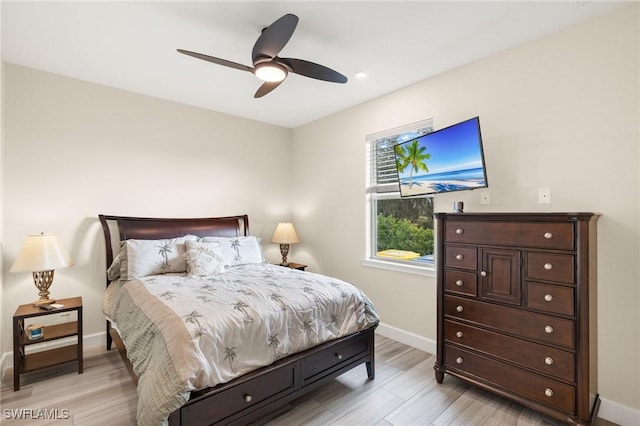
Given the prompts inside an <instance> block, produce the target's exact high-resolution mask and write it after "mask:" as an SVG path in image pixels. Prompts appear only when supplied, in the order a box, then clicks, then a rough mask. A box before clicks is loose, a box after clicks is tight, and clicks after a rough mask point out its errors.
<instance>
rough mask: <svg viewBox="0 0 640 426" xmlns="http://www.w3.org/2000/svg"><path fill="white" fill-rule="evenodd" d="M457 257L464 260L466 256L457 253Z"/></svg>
mask: <svg viewBox="0 0 640 426" xmlns="http://www.w3.org/2000/svg"><path fill="white" fill-rule="evenodd" d="M456 259H457V260H462V259H464V256H463V255H461V254H456Z"/></svg>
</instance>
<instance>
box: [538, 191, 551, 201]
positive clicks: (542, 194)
mask: <svg viewBox="0 0 640 426" xmlns="http://www.w3.org/2000/svg"><path fill="white" fill-rule="evenodd" d="M538 204H551V190H550V189H549V188H539V189H538Z"/></svg>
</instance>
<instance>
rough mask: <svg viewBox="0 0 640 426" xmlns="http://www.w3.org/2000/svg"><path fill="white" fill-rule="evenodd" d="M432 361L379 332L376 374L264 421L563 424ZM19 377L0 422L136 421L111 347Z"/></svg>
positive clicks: (384, 425)
mask: <svg viewBox="0 0 640 426" xmlns="http://www.w3.org/2000/svg"><path fill="white" fill-rule="evenodd" d="M433 362H434V357H433V355H431V354H428V353H426V352H422V351H420V350H417V349H414V348H411V347H409V346H406V345H403V344H401V343H398V342H396V341H393V340H391V339H387V338H384V337H381V336H376V378H375V380H372V381H370V380H367V374H366V370H365V367H364V365H363V366H360V367H357V368H355V369H354V370H352V371H350V372H348V373H346V374H344V375H342V376H340V377H338V378H337V379H336V380H334V381H333V382H331V383H329V384H327V385H326V386H323V387H321V388H319V389H316V390H314V391H312V392H311V393H309V394H307V395H305V396H303V397H302V398H300V399H298V400H296V401H294V402H293V403H292V406H293V408H292V409H291V410H290V411H288V412H286V413H284V414H282V415H281V416H279V417H277V418H275V419H274V420H272V421H270V422H269V423H267V424H268V425H269V426H293V425H305V426H314V425H317V426H326V425H339V426H351V425H363V426H364V425H366V426H405V425H406V426H414V425H415V426H422V425H434V426H436V425H437V426H440V425H442V426H444V425H451V426H454V425H465V426H466V425H514V426H515V425H517V426H529V425H531V426H533V425H536V426H538V425H545V426H547V425H548V426H553V425H560V424H561V423H559V422H557V421H555V420H553V419H550V418H548V417H545V416H542V415H540V414H538V413H535V412H533V411H532V410H529V409H527V408H524V407H522V406H520V405H518V404H516V403H513V402H510V401H507V400H505V399H503V398H500V397H497V396H495V395H493V394H490V393H488V392H484V391H481V390H479V389H477V388H475V387H473V386H468V385H466V384H464V383H462V382H461V381H459V380H457V379H455V378H453V377H451V376H448V375H447V376H445V381H444V383H443V384H440V385H439V384H437V383H436V381H435V378H434V374H433ZM21 377H22V378H21V387H20V390H19V391H18V392H13V372H12V371H11V369H9V370H7V372H6V374H5V376H4V377H3V378H2V385H1V388H0V405H1V406H2V413H0V416H1V418H0V422H1V423H2V424H3V425H4V424H6V425H20V426H27V425H38V426H40V425H49V424H51V425H56V426H58V425H59V426H66V425H91V426H93V425H107V424H108V425H116V426H120V425H122V426H125V425H135V416H136V402H137V394H136V389H135V387H134V385H133V383H132V382H131V378H130V376H129V374H128V372H127V370H126V368H125V367H124V364H123V363H122V361H121V360H120V356H119V355H118V352H117V351H116V350H112V351H110V352H106V351H104V350H103V349H102V348H90V349H86V350H85V360H84V373H83V374H80V375H79V374H77V370H76V364H75V363H71V364H67V365H63V366H58V367H54V368H50V369H48V370H44V371H40V372H33V373H29V374H23V375H22V376H21ZM20 409H22V410H25V409H26V410H32V413H33V415H32V417H35V416H37V415H38V411H37V410H38V409H48V410H57V411H53V413H54V414H57V417H58V419H51V420H43V419H28V418H26V419H25V418H24V417H25V412H24V411H22V413H23V418H22V419H14V418H9V417H15V415H16V414H18V413H20V411H19V410H20ZM7 410H9V411H7ZM11 410H13V411H11ZM65 410H67V411H65ZM27 413H29V412H27ZM50 413H51V411H50ZM28 416H29V414H27V415H26V417H28ZM64 417H68V418H64ZM597 425H598V426H615V424H614V423H611V422H607V421H605V420H602V419H598V422H597Z"/></svg>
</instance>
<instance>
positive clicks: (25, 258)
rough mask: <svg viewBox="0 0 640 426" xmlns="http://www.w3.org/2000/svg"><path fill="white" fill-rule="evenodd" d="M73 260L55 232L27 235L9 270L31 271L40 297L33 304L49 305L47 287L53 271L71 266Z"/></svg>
mask: <svg viewBox="0 0 640 426" xmlns="http://www.w3.org/2000/svg"><path fill="white" fill-rule="evenodd" d="M72 264H73V261H72V260H71V258H70V257H69V255H68V254H67V252H66V250H65V249H64V247H63V246H62V243H61V242H60V240H59V239H58V237H57V236H56V235H55V234H45V233H41V234H34V235H29V236H28V237H27V239H26V241H25V242H24V245H23V246H22V250H20V253H19V254H18V257H17V258H16V260H15V262H14V263H13V266H11V269H10V270H9V272H32V273H33V282H34V283H35V285H36V288H37V289H38V290H39V293H38V296H40V298H39V299H38V300H36V301H35V302H33V304H34V305H37V306H40V305H50V304H52V303H54V302H55V299H49V287H50V286H51V283H52V282H53V272H54V270H55V269H57V268H65V267H67V266H71V265H72Z"/></svg>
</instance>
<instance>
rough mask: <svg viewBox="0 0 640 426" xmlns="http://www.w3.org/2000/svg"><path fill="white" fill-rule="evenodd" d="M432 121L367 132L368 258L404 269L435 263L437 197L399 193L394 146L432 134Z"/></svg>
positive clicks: (369, 262)
mask: <svg viewBox="0 0 640 426" xmlns="http://www.w3.org/2000/svg"><path fill="white" fill-rule="evenodd" d="M432 130H433V120H432V119H429V120H424V121H421V122H418V123H413V124H410V125H407V126H403V127H399V128H396V129H392V130H388V131H385V132H380V133H376V134H373V135H369V136H367V144H366V145H367V191H366V196H367V237H368V238H367V260H365V264H369V265H374V266H381V265H385V266H383V267H391V268H392V269H398V267H399V268H400V269H402V270H405V269H406V268H407V267H412V268H411V269H415V268H416V267H417V268H421V269H425V267H426V268H433V201H432V199H431V198H427V197H410V198H400V191H399V187H398V175H397V173H396V164H395V163H396V160H395V154H394V146H395V145H397V144H398V143H400V142H404V141H406V140H409V139H413V138H417V137H419V136H422V135H425V134H427V133H430V132H431V131H432Z"/></svg>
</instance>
